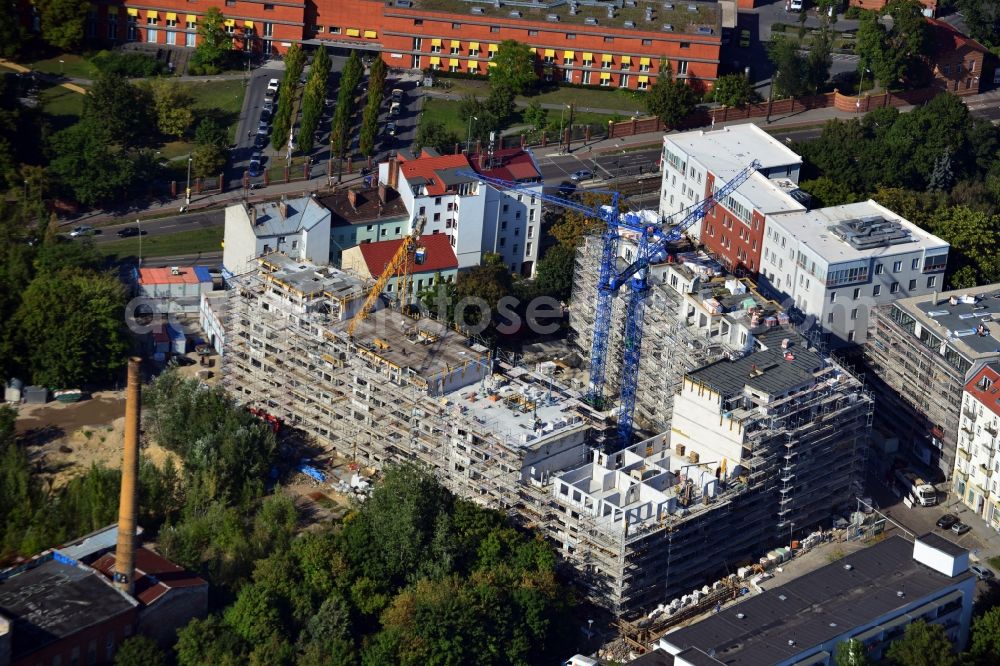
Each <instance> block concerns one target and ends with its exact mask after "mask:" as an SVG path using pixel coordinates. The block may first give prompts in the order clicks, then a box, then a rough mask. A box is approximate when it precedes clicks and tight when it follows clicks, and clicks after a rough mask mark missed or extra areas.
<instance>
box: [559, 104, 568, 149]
mask: <svg viewBox="0 0 1000 666" xmlns="http://www.w3.org/2000/svg"><path fill="white" fill-rule="evenodd" d="M568 108H569V104H563V105H562V109H560V110H559V150H562V147H563V120H564V119H565V117H566V109H568Z"/></svg>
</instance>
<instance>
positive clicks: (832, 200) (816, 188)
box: [799, 176, 863, 208]
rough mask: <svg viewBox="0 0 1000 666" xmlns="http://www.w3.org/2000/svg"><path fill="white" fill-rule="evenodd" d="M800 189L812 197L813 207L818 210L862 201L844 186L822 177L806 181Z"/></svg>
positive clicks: (801, 184)
mask: <svg viewBox="0 0 1000 666" xmlns="http://www.w3.org/2000/svg"><path fill="white" fill-rule="evenodd" d="M799 187H800V188H802V189H803V190H805V191H806V192H808V193H809V194H811V195H812V197H813V199H814V201H813V205H814V206H815V207H817V208H819V207H823V206H841V205H843V204H849V203H854V202H855V201H859V200H861V199H862V198H863V197H859V196H858V195H856V194H855V193H854V192H851V191H850V190H849V189H848V188H847V187H846V186H844V185H843V184H841V183H839V182H837V181H835V180H833V179H832V178H827V177H826V176H820V177H819V178H816V179H815V180H804V181H802V182H801V183H799Z"/></svg>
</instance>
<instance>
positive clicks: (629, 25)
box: [625, 21, 635, 28]
mask: <svg viewBox="0 0 1000 666" xmlns="http://www.w3.org/2000/svg"><path fill="white" fill-rule="evenodd" d="M625 27H626V28H634V27H635V21H625Z"/></svg>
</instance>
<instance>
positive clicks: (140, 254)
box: [135, 217, 142, 268]
mask: <svg viewBox="0 0 1000 666" xmlns="http://www.w3.org/2000/svg"><path fill="white" fill-rule="evenodd" d="M141 223H142V220H140V219H139V218H138V217H137V218H135V227H136V229H138V230H139V268H142V224H141Z"/></svg>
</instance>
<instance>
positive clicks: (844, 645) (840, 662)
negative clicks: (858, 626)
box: [834, 639, 871, 666]
mask: <svg viewBox="0 0 1000 666" xmlns="http://www.w3.org/2000/svg"><path fill="white" fill-rule="evenodd" d="M834 661H835V662H836V664H837V666H869V665H870V664H871V660H870V659H869V658H868V653H867V652H866V651H865V646H864V645H862V644H861V643H860V642H859V641H856V640H854V639H850V640H846V641H841V642H840V643H837V654H836V656H835V657H834Z"/></svg>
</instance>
